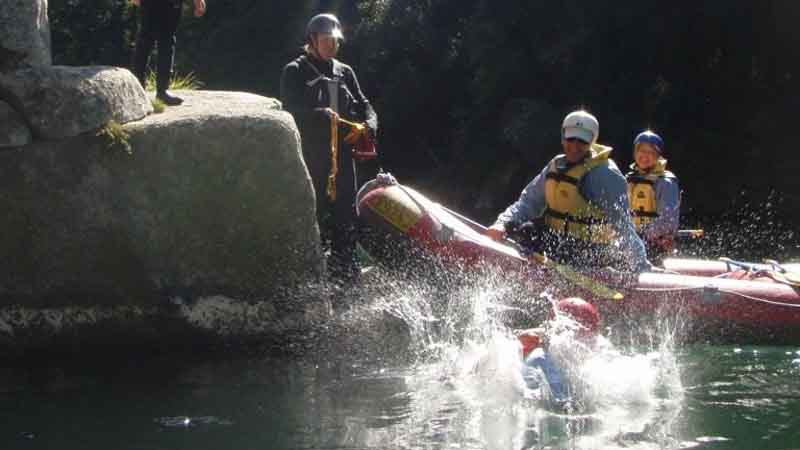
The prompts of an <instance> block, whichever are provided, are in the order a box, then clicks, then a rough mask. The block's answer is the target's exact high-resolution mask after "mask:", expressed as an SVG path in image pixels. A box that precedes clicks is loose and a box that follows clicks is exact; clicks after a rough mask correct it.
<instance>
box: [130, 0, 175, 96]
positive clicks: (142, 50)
mask: <svg viewBox="0 0 800 450" xmlns="http://www.w3.org/2000/svg"><path fill="white" fill-rule="evenodd" d="M139 8H140V24H139V35H138V37H137V39H136V50H135V51H134V56H133V73H134V75H136V78H138V79H139V82H140V83H141V84H142V87H144V86H145V80H146V77H147V62H148V60H149V58H150V53H151V52H152V51H153V47H154V46H155V44H157V46H158V59H157V64H156V97H157V98H158V99H160V100H161V101H163V102H164V103H166V104H167V105H180V104H181V103H183V100H181V99H180V98H178V97H174V96H172V95H170V94H169V93H168V92H167V89H168V88H169V82H170V79H171V77H172V64H173V60H174V57H175V32H176V31H177V29H178V23H179V22H180V17H181V2H180V1H179V0H141V3H140V5H139Z"/></svg>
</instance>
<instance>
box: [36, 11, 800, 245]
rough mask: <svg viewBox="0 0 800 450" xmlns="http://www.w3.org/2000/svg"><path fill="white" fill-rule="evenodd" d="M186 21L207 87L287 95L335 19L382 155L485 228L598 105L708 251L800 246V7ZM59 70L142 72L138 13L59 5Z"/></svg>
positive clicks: (622, 158)
mask: <svg viewBox="0 0 800 450" xmlns="http://www.w3.org/2000/svg"><path fill="white" fill-rule="evenodd" d="M207 2H208V13H207V15H206V16H205V17H204V18H202V19H199V20H198V19H195V18H193V17H191V14H190V11H189V9H190V6H191V2H190V1H186V2H185V7H186V14H185V15H184V20H183V23H182V24H181V27H180V29H179V35H178V50H177V56H176V68H177V71H178V72H179V73H184V74H185V73H188V72H194V74H195V75H196V76H197V78H199V79H200V80H201V81H202V82H203V83H204V86H205V88H208V89H225V90H243V91H249V92H255V93H259V94H263V95H267V96H273V97H277V96H278V93H279V79H280V71H281V69H282V67H283V66H284V65H285V64H286V63H287V62H288V61H290V60H291V59H293V58H294V57H295V56H296V55H297V54H298V53H299V47H300V45H301V44H302V40H303V33H304V29H305V24H306V21H307V20H308V18H310V17H311V16H312V15H313V14H316V13H318V12H328V11H331V12H334V13H336V14H337V15H338V16H339V18H340V19H341V20H342V22H343V25H344V27H345V35H346V37H347V39H348V41H347V42H346V43H345V45H344V46H343V48H342V51H341V55H340V56H341V59H342V60H344V61H345V62H347V63H349V64H351V65H352V66H353V67H354V68H355V70H356V73H357V74H358V76H359V81H360V82H361V85H362V88H363V89H364V92H365V93H366V94H367V96H368V97H369V98H370V99H371V100H372V102H373V103H374V105H375V108H376V110H377V111H378V114H379V117H380V120H381V132H380V136H379V151H380V153H381V155H382V158H381V163H382V165H383V167H384V168H385V169H388V170H390V171H392V172H393V173H394V174H395V175H397V176H398V178H399V179H400V180H401V181H402V182H404V183H407V184H410V185H413V186H415V187H419V188H421V189H422V190H423V191H425V192H427V193H428V194H430V195H431V196H432V197H433V198H434V199H436V200H438V201H441V202H443V203H445V204H447V205H448V206H451V207H452V208H454V209H457V210H460V211H462V212H464V213H466V214H468V215H470V216H473V217H475V218H477V219H479V220H482V221H484V222H489V221H491V220H493V218H494V217H495V216H496V214H497V213H498V212H499V211H500V210H502V209H503V208H504V207H505V206H507V205H508V204H509V203H510V202H511V201H513V200H515V199H516V197H517V195H518V193H519V191H520V190H521V189H522V188H523V187H524V185H525V184H526V183H527V182H528V180H530V178H532V177H533V176H534V175H535V174H536V173H538V171H539V170H541V168H542V166H543V165H544V164H545V163H546V161H548V160H549V159H550V158H551V157H552V156H553V155H554V154H556V153H558V152H559V150H560V146H559V142H558V140H559V127H560V124H561V120H562V118H563V116H564V115H565V114H566V113H568V112H569V111H571V110H573V109H575V108H577V107H585V108H587V109H589V110H590V111H592V112H593V113H594V114H595V115H596V116H597V117H598V118H599V120H600V126H601V132H600V142H601V143H603V144H606V145H611V146H613V147H614V148H615V149H616V150H615V152H614V154H613V156H614V158H615V160H616V161H617V163H618V164H619V165H620V167H621V168H622V169H623V171H625V168H626V167H627V165H628V164H630V162H631V150H632V148H631V142H632V140H633V137H634V136H635V135H636V134H637V133H638V132H639V131H641V130H642V129H644V128H646V127H651V128H653V129H654V130H656V131H657V132H658V133H660V134H661V135H662V137H664V138H665V140H666V155H667V158H668V159H669V161H670V167H671V169H672V170H673V171H674V172H675V173H676V174H677V175H678V177H679V179H680V182H681V187H682V188H683V191H684V193H683V214H684V216H685V220H684V222H685V225H686V226H687V227H693V226H698V227H703V228H705V229H706V230H707V231H708V232H709V233H708V234H709V237H708V238H707V239H706V241H705V242H704V246H705V247H706V248H705V250H706V251H712V252H713V251H717V252H718V253H725V254H729V255H734V256H735V255H736V254H737V252H739V253H740V254H748V255H749V256H751V257H758V256H761V255H773V256H774V255H780V256H797V254H798V251H797V250H798V237H797V234H796V233H795V230H796V229H797V227H796V226H795V223H797V221H798V219H800V210H798V208H797V207H798V205H800V181H799V180H798V175H797V174H798V173H799V172H800V156H798V148H797V146H796V144H795V143H796V141H798V135H800V127H798V126H796V125H795V123H796V121H797V119H796V113H797V111H798V102H800V100H799V99H800V96H798V95H799V94H800V90H798V89H797V87H796V86H797V80H796V78H797V77H798V76H800V71H798V64H800V58H799V57H800V51H798V48H799V47H800V32H798V30H797V25H796V24H797V23H800V2H797V1H793V0H764V1H758V2H756V1H752V0H705V1H701V2H695V3H690V2H677V3H676V2H667V1H657V0H617V1H615V2H613V3H611V4H609V3H606V2H596V1H594V2H591V1H584V0H563V1H560V2H544V1H535V2H533V1H529V0H503V1H497V0H438V1H435V0H340V1H302V0H207ZM49 8H50V12H49V13H50V20H51V26H52V40H53V58H54V62H55V63H56V64H69V65H85V64H111V65H120V66H127V65H128V62H129V61H130V57H131V54H132V49H133V40H134V39H135V34H136V22H137V17H136V9H135V8H133V7H132V6H130V5H129V4H127V3H126V1H125V0H80V1H77V0H51V2H50V5H49Z"/></svg>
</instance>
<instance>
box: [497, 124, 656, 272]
mask: <svg viewBox="0 0 800 450" xmlns="http://www.w3.org/2000/svg"><path fill="white" fill-rule="evenodd" d="M599 131H600V124H599V122H598V121H597V119H596V118H595V117H594V116H593V115H592V114H590V113H588V112H586V111H583V110H581V111H574V112H572V113H570V114H568V115H567V116H566V117H565V118H564V121H563V123H562V126H561V148H562V150H563V152H564V153H563V154H561V155H558V156H556V157H555V158H553V159H552V160H551V161H550V162H549V163H548V164H547V165H546V166H545V167H544V169H543V170H542V171H541V173H539V174H538V175H537V176H536V177H535V178H534V179H533V181H531V182H530V183H529V184H528V185H527V186H526V187H525V189H524V190H523V191H522V194H521V195H520V197H519V199H518V200H517V201H516V202H514V203H513V204H511V205H510V206H509V207H508V208H506V210H505V211H503V212H502V213H501V214H500V215H499V216H498V217H497V220H496V222H495V223H494V224H493V225H492V226H490V227H489V228H488V229H487V231H486V235H487V236H489V237H490V238H492V239H494V240H498V241H501V240H503V239H504V238H505V237H506V235H507V233H508V231H509V228H511V227H513V226H514V225H516V224H523V223H526V222H530V221H535V222H536V223H537V224H538V225H537V230H536V235H537V240H538V243H537V245H538V246H539V250H540V251H542V252H544V253H546V254H547V255H548V256H549V257H551V258H553V259H555V260H557V261H561V262H562V263H567V264H571V265H574V266H576V267H579V268H583V269H597V268H601V267H605V266H610V267H613V268H614V269H617V270H619V271H622V272H624V273H638V272H643V271H648V270H653V266H652V264H650V262H649V261H648V259H647V255H646V253H645V247H644V243H643V242H642V240H641V239H640V238H639V236H638V235H637V234H636V230H635V229H634V227H633V223H632V221H631V216H630V214H629V212H628V194H627V189H626V184H625V178H624V177H623V175H622V172H620V170H619V168H617V165H616V164H615V163H614V161H613V160H611V159H610V158H609V156H610V153H611V147H607V146H604V145H600V144H598V143H597V138H598V135H599Z"/></svg>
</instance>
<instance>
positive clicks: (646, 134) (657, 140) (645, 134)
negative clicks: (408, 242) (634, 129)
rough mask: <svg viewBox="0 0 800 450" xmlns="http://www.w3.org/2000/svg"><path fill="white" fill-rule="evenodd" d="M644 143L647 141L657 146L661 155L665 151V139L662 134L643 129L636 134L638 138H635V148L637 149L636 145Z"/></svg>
mask: <svg viewBox="0 0 800 450" xmlns="http://www.w3.org/2000/svg"><path fill="white" fill-rule="evenodd" d="M642 143H647V144H650V145H652V146H653V147H655V149H656V151H657V152H658V154H659V155H661V154H662V153H663V152H664V140H663V139H661V136H659V135H657V134H655V133H653V132H652V131H650V130H646V131H642V132H641V133H639V134H638V135H637V136H636V139H634V140H633V150H634V151H636V147H637V146H638V145H639V144H642Z"/></svg>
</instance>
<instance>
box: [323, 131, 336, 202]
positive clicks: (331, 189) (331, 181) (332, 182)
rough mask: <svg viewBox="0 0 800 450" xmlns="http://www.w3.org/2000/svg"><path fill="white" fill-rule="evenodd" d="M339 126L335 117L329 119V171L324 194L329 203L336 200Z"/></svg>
mask: <svg viewBox="0 0 800 450" xmlns="http://www.w3.org/2000/svg"><path fill="white" fill-rule="evenodd" d="M338 158H339V124H338V122H337V120H336V118H335V117H331V171H330V173H329V174H328V186H327V188H326V189H325V192H326V193H327V194H328V198H329V199H331V201H335V200H336V174H338V173H339V165H338V163H337V160H338Z"/></svg>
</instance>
